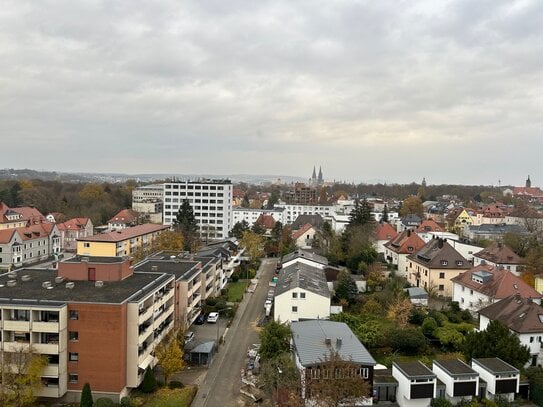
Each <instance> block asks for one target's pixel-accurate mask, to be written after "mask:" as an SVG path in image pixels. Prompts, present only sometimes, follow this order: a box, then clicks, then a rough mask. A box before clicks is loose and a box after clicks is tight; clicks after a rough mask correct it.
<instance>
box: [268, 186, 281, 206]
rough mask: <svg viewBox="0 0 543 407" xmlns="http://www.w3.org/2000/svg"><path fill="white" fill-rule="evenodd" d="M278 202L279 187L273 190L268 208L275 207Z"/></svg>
mask: <svg viewBox="0 0 543 407" xmlns="http://www.w3.org/2000/svg"><path fill="white" fill-rule="evenodd" d="M277 202H279V191H278V190H277V189H274V190H273V191H272V192H271V195H270V197H269V198H268V202H267V203H266V209H273V208H274V206H275V204H276V203H277Z"/></svg>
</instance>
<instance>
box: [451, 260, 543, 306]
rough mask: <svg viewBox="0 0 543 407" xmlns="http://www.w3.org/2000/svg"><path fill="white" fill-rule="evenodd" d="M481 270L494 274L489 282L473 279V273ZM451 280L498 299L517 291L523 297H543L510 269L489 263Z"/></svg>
mask: <svg viewBox="0 0 543 407" xmlns="http://www.w3.org/2000/svg"><path fill="white" fill-rule="evenodd" d="M480 271H483V272H487V273H491V274H492V276H491V277H490V279H489V280H488V281H487V282H485V283H478V282H476V281H473V273H475V272H480ZM451 281H453V282H455V283H457V284H460V285H462V286H464V287H467V288H469V289H472V290H474V291H477V292H479V293H481V294H484V295H486V296H488V297H490V298H493V299H498V300H499V299H502V298H506V297H509V296H510V295H514V294H517V293H518V294H519V295H520V296H521V297H522V298H543V296H542V295H541V294H539V293H538V292H537V291H536V290H534V289H533V288H532V287H530V286H529V285H528V284H526V283H525V282H524V281H523V280H522V279H521V278H519V277H517V276H515V275H514V274H513V273H511V272H510V271H509V270H506V269H504V268H498V267H495V266H491V265H489V264H480V265H478V266H477V267H473V268H471V269H469V270H468V271H465V272H464V273H462V274H459V275H458V276H456V277H454V278H452V279H451Z"/></svg>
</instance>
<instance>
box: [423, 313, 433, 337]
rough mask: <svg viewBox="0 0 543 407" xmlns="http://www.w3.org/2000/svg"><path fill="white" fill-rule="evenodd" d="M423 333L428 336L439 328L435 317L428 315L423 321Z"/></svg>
mask: <svg viewBox="0 0 543 407" xmlns="http://www.w3.org/2000/svg"><path fill="white" fill-rule="evenodd" d="M421 329H422V333H423V334H424V335H426V336H433V335H434V331H435V330H436V329H437V322H436V320H435V319H434V318H432V317H428V318H424V321H423V322H422V326H421Z"/></svg>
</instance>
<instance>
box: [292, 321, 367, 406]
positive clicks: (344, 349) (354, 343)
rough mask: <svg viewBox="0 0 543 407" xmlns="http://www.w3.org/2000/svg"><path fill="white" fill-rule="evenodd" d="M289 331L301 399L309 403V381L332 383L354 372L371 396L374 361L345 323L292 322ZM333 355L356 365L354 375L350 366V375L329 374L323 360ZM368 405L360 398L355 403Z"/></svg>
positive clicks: (340, 373) (343, 373)
mask: <svg viewBox="0 0 543 407" xmlns="http://www.w3.org/2000/svg"><path fill="white" fill-rule="evenodd" d="M290 329H291V331H292V352H293V354H294V360H295V363H296V367H297V368H298V369H299V371H300V376H301V378H302V379H301V384H302V389H301V393H302V397H303V398H304V399H306V400H307V401H308V402H309V403H311V402H310V400H311V396H312V395H311V391H310V389H311V380H315V379H330V380H334V379H339V378H341V377H344V376H346V375H353V373H354V375H355V377H356V378H359V379H360V381H361V383H362V382H366V383H367V384H368V385H369V387H370V395H371V388H372V383H373V370H374V367H375V365H376V362H375V360H374V359H373V357H372V356H371V355H370V353H369V352H368V350H367V349H366V348H365V347H364V345H362V343H360V341H359V340H358V338H357V337H356V335H354V334H353V332H352V331H351V329H350V328H349V327H348V326H347V324H345V323H343V322H332V321H324V320H321V319H319V320H313V321H301V322H292V323H291V324H290ZM333 354H337V355H338V356H339V358H340V359H341V360H345V361H349V362H351V363H352V364H353V365H355V368H354V369H355V370H354V372H353V371H352V370H351V369H352V368H351V366H349V372H341V371H334V372H332V371H330V370H329V367H328V366H327V365H326V361H327V360H329V359H330V355H333ZM349 377H352V376H349ZM368 396H369V395H368ZM371 404H372V399H371V397H367V398H360V399H359V400H357V401H356V405H357V406H360V405H371ZM308 405H310V404H308Z"/></svg>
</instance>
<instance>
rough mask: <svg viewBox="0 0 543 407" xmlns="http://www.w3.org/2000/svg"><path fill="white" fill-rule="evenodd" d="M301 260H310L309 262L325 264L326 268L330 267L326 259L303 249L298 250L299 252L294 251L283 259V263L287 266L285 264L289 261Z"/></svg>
mask: <svg viewBox="0 0 543 407" xmlns="http://www.w3.org/2000/svg"><path fill="white" fill-rule="evenodd" d="M300 258H303V259H308V260H309V261H312V262H315V263H319V264H323V265H325V266H327V265H328V259H327V258H326V257H324V256H320V255H318V254H316V253H313V252H310V251H307V250H303V249H298V250H295V251H293V252H292V253H289V254H285V255H284V256H283V258H282V259H281V263H282V264H285V263H288V262H289V261H292V260H296V259H300Z"/></svg>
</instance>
